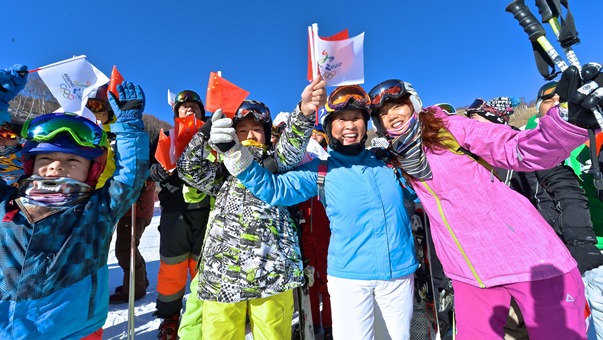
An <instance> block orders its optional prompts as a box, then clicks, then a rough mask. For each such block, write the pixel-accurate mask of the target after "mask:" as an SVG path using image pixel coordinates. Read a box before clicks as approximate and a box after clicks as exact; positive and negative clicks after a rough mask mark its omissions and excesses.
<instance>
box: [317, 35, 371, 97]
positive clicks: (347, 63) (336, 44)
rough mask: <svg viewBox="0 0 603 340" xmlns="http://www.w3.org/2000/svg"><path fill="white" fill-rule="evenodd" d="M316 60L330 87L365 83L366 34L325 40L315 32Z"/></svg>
mask: <svg viewBox="0 0 603 340" xmlns="http://www.w3.org/2000/svg"><path fill="white" fill-rule="evenodd" d="M314 43H315V45H316V48H315V50H314V54H315V60H316V63H317V64H318V69H319V72H320V74H322V77H323V78H324V79H325V81H326V82H327V85H329V86H341V85H353V84H363V83H364V33H361V34H359V35H357V36H355V37H352V38H349V39H342V40H335V41H329V40H323V39H321V38H320V37H319V36H318V32H317V31H315V32H314Z"/></svg>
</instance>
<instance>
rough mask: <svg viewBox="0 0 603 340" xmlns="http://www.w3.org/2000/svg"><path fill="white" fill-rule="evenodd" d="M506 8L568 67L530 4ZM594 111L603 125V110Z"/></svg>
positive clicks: (532, 38)
mask: <svg viewBox="0 0 603 340" xmlns="http://www.w3.org/2000/svg"><path fill="white" fill-rule="evenodd" d="M505 10H506V11H507V12H509V13H511V14H513V17H515V19H516V20H517V21H518V22H519V25H520V26H521V27H522V28H523V30H524V32H526V34H527V35H528V37H529V39H530V41H535V42H537V43H538V44H539V45H540V46H541V47H542V49H543V50H544V51H545V52H546V54H547V55H548V56H549V58H551V60H552V61H553V62H554V63H555V65H556V66H557V67H559V69H560V70H561V71H562V72H563V71H565V70H566V69H567V68H568V65H567V63H566V62H565V61H564V60H563V59H561V56H560V55H559V53H557V51H556V50H555V48H554V47H553V45H551V43H550V42H549V40H548V39H547V38H546V32H545V30H544V27H543V26H542V25H541V24H540V22H539V21H538V19H536V17H535V16H534V15H533V14H532V12H530V9H529V8H528V6H526V4H525V3H524V1H523V0H515V1H513V2H511V3H510V4H509V5H507V8H506V9H505ZM576 61H577V58H576ZM592 85H593V84H591V83H590V82H589V83H586V84H584V85H582V87H580V90H584V91H587V89H588V88H589V87H591V86H592ZM592 111H593V114H594V115H595V119H596V120H597V123H598V124H599V127H603V114H601V111H599V109H598V108H594V109H593V110H592Z"/></svg>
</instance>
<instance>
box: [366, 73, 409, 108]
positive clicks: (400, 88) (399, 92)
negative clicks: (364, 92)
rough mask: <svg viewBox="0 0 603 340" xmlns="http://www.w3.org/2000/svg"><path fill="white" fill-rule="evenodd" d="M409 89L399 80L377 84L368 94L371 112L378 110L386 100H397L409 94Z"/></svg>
mask: <svg viewBox="0 0 603 340" xmlns="http://www.w3.org/2000/svg"><path fill="white" fill-rule="evenodd" d="M408 85H410V84H408ZM409 87H410V86H407V83H405V82H403V81H402V80H399V79H390V80H386V81H384V82H381V83H379V84H378V85H376V86H375V87H373V88H372V89H371V91H370V92H369V97H370V99H371V110H374V111H375V110H378V109H379V108H380V107H381V106H382V105H383V103H384V102H385V101H386V100H387V99H398V98H400V97H402V96H403V95H406V94H411V92H410V90H412V88H410V89H409ZM413 92H414V90H413Z"/></svg>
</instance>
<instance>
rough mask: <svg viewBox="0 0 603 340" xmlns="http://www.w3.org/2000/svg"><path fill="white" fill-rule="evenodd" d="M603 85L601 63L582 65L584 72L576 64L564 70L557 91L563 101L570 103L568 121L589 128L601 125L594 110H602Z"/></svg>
mask: <svg viewBox="0 0 603 340" xmlns="http://www.w3.org/2000/svg"><path fill="white" fill-rule="evenodd" d="M580 73H582V74H580ZM602 85H603V74H602V73H601V64H597V63H588V64H586V65H584V66H583V67H582V72H580V71H579V70H578V68H577V67H576V66H570V67H568V68H567V69H566V70H565V71H563V74H562V75H561V79H560V80H559V83H558V84H557V88H556V90H555V92H556V93H557V94H558V95H559V98H560V100H561V102H567V103H568V119H567V121H568V122H570V123H572V124H574V125H577V126H580V127H583V128H587V129H594V128H598V127H599V124H598V123H597V119H596V118H595V115H594V113H593V110H595V109H599V110H600V106H599V104H600V101H601V98H603V88H600V86H602Z"/></svg>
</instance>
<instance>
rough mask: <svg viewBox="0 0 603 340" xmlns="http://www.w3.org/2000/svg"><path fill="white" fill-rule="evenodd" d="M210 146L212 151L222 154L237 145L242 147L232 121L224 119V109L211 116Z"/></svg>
mask: <svg viewBox="0 0 603 340" xmlns="http://www.w3.org/2000/svg"><path fill="white" fill-rule="evenodd" d="M209 145H210V146H211V147H212V149H214V150H216V151H219V152H222V153H226V152H227V151H229V150H230V149H232V148H233V147H235V146H236V145H239V146H240V145H241V144H239V138H237V133H236V130H235V129H234V127H233V126H232V119H230V118H226V117H224V115H223V114H222V109H218V110H216V112H214V114H213V115H212V116H211V132H210V136H209Z"/></svg>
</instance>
